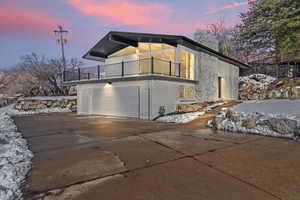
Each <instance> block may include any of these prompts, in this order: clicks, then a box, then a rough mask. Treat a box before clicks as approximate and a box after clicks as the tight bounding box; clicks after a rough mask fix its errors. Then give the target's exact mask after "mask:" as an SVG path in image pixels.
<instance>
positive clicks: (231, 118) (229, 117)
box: [225, 110, 235, 121]
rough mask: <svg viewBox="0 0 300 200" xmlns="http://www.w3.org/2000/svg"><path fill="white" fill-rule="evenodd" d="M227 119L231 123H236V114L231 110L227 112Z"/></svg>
mask: <svg viewBox="0 0 300 200" xmlns="http://www.w3.org/2000/svg"><path fill="white" fill-rule="evenodd" d="M225 117H226V118H227V119H229V120H231V121H234V119H235V118H234V113H233V111H231V110H227V112H226V115H225Z"/></svg>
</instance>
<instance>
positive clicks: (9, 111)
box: [0, 104, 72, 116]
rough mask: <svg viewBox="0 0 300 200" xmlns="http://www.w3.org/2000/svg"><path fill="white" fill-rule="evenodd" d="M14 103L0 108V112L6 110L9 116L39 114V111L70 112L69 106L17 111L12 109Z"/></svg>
mask: <svg viewBox="0 0 300 200" xmlns="http://www.w3.org/2000/svg"><path fill="white" fill-rule="evenodd" d="M14 107H15V104H11V105H9V106H5V107H2V108H0V113H1V112H2V113H3V112H6V113H7V114H8V115H10V116H18V115H34V114H41V113H62V112H72V111H71V109H70V108H68V107H67V108H58V107H56V108H44V109H37V110H35V111H19V110H16V109H14Z"/></svg>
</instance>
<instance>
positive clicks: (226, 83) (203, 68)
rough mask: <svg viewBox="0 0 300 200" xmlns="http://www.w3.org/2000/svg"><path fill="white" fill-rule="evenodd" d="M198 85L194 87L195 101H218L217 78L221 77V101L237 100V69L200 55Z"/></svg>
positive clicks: (212, 57) (209, 56) (213, 58)
mask: <svg viewBox="0 0 300 200" xmlns="http://www.w3.org/2000/svg"><path fill="white" fill-rule="evenodd" d="M197 63H198V65H200V70H199V72H198V75H197V76H198V77H199V84H198V85H196V87H195V91H196V99H197V100H199V101H216V100H218V77H222V99H224V100H234V99H237V98H238V86H239V68H238V67H237V66H234V65H232V64H229V63H227V62H224V61H222V60H219V59H218V58H216V57H214V56H211V55H208V54H206V53H200V56H198V61H197Z"/></svg>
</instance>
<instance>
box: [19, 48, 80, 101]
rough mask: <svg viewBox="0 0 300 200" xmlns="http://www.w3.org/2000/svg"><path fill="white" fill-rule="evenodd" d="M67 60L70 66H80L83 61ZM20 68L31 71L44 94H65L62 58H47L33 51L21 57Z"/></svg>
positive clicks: (27, 71)
mask: <svg viewBox="0 0 300 200" xmlns="http://www.w3.org/2000/svg"><path fill="white" fill-rule="evenodd" d="M66 62H67V66H70V67H69V68H75V67H80V66H81V65H83V62H81V61H79V60H78V59H71V60H69V61H66ZM18 68H19V69H20V70H21V71H23V72H25V73H29V74H30V75H32V76H33V77H34V78H35V79H36V83H37V85H38V87H39V88H40V90H41V93H43V95H65V93H66V91H67V90H66V89H65V88H64V87H63V85H62V75H63V70H64V65H63V62H62V60H60V59H47V58H46V57H45V56H43V55H38V54H35V53H31V54H28V55H25V56H23V57H22V58H21V63H20V64H19V65H18Z"/></svg>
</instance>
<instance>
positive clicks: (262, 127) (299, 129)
mask: <svg viewBox="0 0 300 200" xmlns="http://www.w3.org/2000/svg"><path fill="white" fill-rule="evenodd" d="M298 117H299V116H298ZM208 126H210V127H212V128H215V129H219V130H224V131H231V132H241V133H254V134H259V135H265V136H273V137H284V138H291V139H300V120H299V118H297V116H287V115H284V114H271V113H261V112H252V113H247V112H237V111H234V110H231V109H228V110H223V111H221V112H220V113H219V114H218V115H217V116H216V117H215V118H214V119H213V120H211V121H209V122H208Z"/></svg>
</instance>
